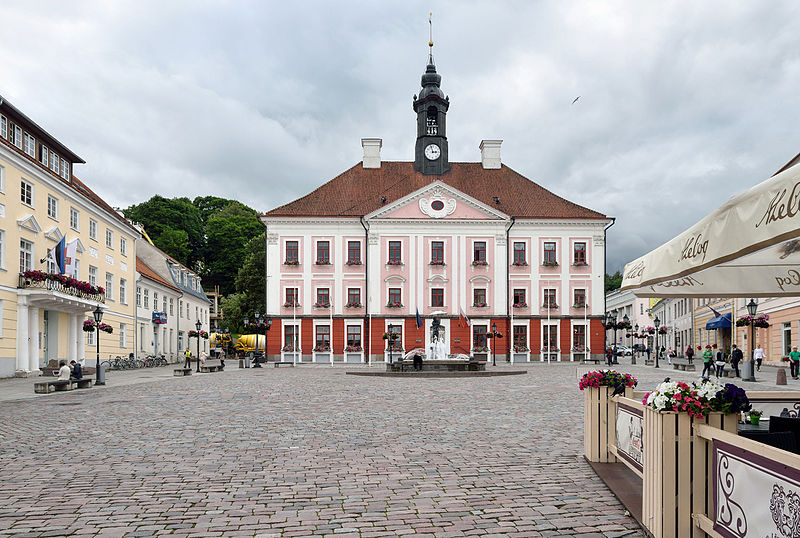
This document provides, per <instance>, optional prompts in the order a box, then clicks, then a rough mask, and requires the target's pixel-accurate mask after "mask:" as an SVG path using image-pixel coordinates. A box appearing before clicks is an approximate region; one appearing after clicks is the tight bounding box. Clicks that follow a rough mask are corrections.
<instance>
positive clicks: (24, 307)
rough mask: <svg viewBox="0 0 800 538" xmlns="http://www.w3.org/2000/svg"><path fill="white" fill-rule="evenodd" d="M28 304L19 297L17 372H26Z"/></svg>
mask: <svg viewBox="0 0 800 538" xmlns="http://www.w3.org/2000/svg"><path fill="white" fill-rule="evenodd" d="M28 335H29V332H28V302H27V300H26V299H25V298H24V297H19V302H18V303H17V372H18V373H23V372H25V373H27V372H28V350H29V345H30V344H29V342H28Z"/></svg>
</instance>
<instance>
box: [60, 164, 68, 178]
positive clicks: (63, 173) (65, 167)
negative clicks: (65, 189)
mask: <svg viewBox="0 0 800 538" xmlns="http://www.w3.org/2000/svg"><path fill="white" fill-rule="evenodd" d="M61 177H63V178H64V179H69V162H67V161H66V160H64V159H61Z"/></svg>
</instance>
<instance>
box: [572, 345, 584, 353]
mask: <svg viewBox="0 0 800 538" xmlns="http://www.w3.org/2000/svg"><path fill="white" fill-rule="evenodd" d="M570 351H572V352H573V353H586V346H572V348H571V349H570Z"/></svg>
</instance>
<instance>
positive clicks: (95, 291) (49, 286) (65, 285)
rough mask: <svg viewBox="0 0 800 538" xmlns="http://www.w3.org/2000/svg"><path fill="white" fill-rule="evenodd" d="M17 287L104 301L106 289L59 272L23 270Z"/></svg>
mask: <svg viewBox="0 0 800 538" xmlns="http://www.w3.org/2000/svg"><path fill="white" fill-rule="evenodd" d="M17 287H18V288H19V289H27V290H42V291H45V292H50V293H51V294H52V293H61V294H64V295H69V296H71V297H75V298H77V299H82V300H84V301H92V302H94V303H98V302H99V303H104V302H105V294H106V290H105V289H104V288H103V287H102V286H94V285H92V284H90V283H88V282H84V281H82V280H78V279H76V278H72V277H70V276H67V275H62V274H59V273H47V272H45V271H25V272H23V273H20V275H19V285H18V286H17Z"/></svg>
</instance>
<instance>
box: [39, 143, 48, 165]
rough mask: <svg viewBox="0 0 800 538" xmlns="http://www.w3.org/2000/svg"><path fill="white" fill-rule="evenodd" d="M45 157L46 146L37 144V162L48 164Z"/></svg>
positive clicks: (46, 153)
mask: <svg viewBox="0 0 800 538" xmlns="http://www.w3.org/2000/svg"><path fill="white" fill-rule="evenodd" d="M47 157H48V151H47V146H39V162H41V163H42V164H43V165H45V166H47V165H48V164H49V161H48V160H47Z"/></svg>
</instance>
